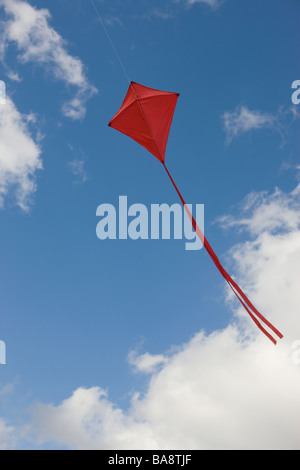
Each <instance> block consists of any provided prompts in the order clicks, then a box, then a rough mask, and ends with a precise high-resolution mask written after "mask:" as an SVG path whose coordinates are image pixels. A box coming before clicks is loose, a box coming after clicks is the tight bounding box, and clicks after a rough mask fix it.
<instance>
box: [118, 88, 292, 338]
mask: <svg viewBox="0 0 300 470" xmlns="http://www.w3.org/2000/svg"><path fill="white" fill-rule="evenodd" d="M178 97H179V93H172V92H167V91H160V90H155V89H153V88H148V87H145V86H143V85H140V84H138V83H136V82H130V85H129V88H128V92H127V94H126V96H125V99H124V101H123V104H122V106H121V108H120V109H119V111H118V112H117V113H116V114H115V116H114V117H113V118H112V119H111V121H110V122H109V126H110V127H112V128H113V129H116V130H117V131H119V132H121V133H123V134H125V135H127V136H128V137H130V138H131V139H133V140H135V141H136V142H137V143H139V144H140V145H142V146H143V147H144V148H145V149H147V150H148V151H149V152H150V153H151V154H152V155H154V156H155V157H156V158H157V159H158V160H159V161H160V162H161V163H162V165H163V167H164V168H165V170H166V172H167V174H168V177H169V178H170V180H171V182H172V184H173V186H174V188H175V190H176V192H177V194H178V196H179V198H180V200H181V202H182V204H183V207H184V209H185V211H186V213H187V215H188V217H189V219H190V221H191V223H192V226H193V229H194V230H195V232H196V234H197V235H198V237H199V239H200V240H201V242H202V244H203V246H204V247H205V249H206V251H207V252H208V254H209V256H210V257H211V259H212V261H213V262H214V264H215V265H216V267H217V269H218V270H219V272H220V273H221V275H222V276H223V278H224V279H225V281H226V282H227V284H228V285H229V287H230V288H231V289H232V291H233V292H234V294H235V295H236V297H237V298H238V300H239V301H240V302H241V304H242V306H243V307H244V308H245V310H246V311H247V313H248V314H249V315H250V317H251V318H252V320H253V321H254V323H255V324H256V325H257V327H258V328H259V329H260V330H261V331H262V332H263V333H264V334H265V335H266V336H267V337H268V338H269V339H270V340H271V341H272V342H273V343H274V344H276V343H277V341H276V339H275V338H274V336H272V334H271V333H270V332H269V331H268V330H267V329H266V327H268V328H269V329H270V330H271V331H272V332H273V333H274V334H275V335H277V336H278V338H280V339H281V338H283V335H282V334H281V333H280V332H279V331H278V330H277V329H276V328H275V327H274V326H273V325H272V324H271V323H270V322H269V321H268V320H267V319H266V318H265V317H264V316H263V315H262V314H261V313H260V312H259V311H258V310H257V309H256V308H255V307H254V305H253V304H252V303H251V302H250V300H249V299H248V298H247V297H246V295H245V294H244V292H243V291H242V289H241V288H240V287H239V286H238V284H237V283H236V282H235V281H234V280H233V279H232V277H231V276H230V275H229V274H228V272H227V271H226V270H225V269H224V267H223V266H222V264H221V262H220V260H219V259H218V257H217V255H216V254H215V252H214V250H213V249H212V247H211V246H210V244H209V243H208V241H207V239H206V237H205V236H204V234H203V232H202V231H201V230H200V228H199V226H198V225H197V223H196V220H195V219H194V217H193V215H192V213H191V212H190V210H189V208H188V207H187V205H186V203H185V201H184V199H183V197H182V195H181V193H180V191H179V189H178V187H177V186H176V184H175V182H174V180H173V178H172V176H171V174H170V172H169V170H168V168H167V167H166V164H165V152H166V147H167V141H168V137H169V132H170V128H171V124H172V120H173V115H174V112H175V107H176V104H177V100H178ZM263 324H264V326H263Z"/></svg>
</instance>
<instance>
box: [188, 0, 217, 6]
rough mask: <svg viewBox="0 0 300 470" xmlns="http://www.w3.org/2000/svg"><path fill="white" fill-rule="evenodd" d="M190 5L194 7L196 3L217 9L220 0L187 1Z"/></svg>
mask: <svg viewBox="0 0 300 470" xmlns="http://www.w3.org/2000/svg"><path fill="white" fill-rule="evenodd" d="M187 3H188V5H194V4H195V3H206V4H207V5H209V6H210V7H212V8H216V7H217V6H219V5H220V0H187Z"/></svg>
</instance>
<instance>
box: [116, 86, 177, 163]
mask: <svg viewBox="0 0 300 470" xmlns="http://www.w3.org/2000/svg"><path fill="white" fill-rule="evenodd" d="M178 96H179V93H170V92H167V91H159V90H154V89H153V88H147V87H145V86H143V85H139V84H138V83H135V82H131V83H130V87H129V89H128V92H127V95H126V97H125V100H124V102H123V104H122V106H121V109H120V110H119V111H118V112H117V114H116V115H115V116H114V117H113V118H112V120H111V121H110V123H109V124H108V125H109V126H110V127H113V128H114V129H116V130H118V131H120V132H122V133H123V134H126V135H127V136H129V137H131V138H132V139H133V140H135V141H136V142H138V143H139V144H141V145H142V146H143V147H145V148H146V149H147V150H149V152H150V153H152V155H154V156H155V157H156V158H157V159H158V160H159V161H161V162H164V161H165V152H166V147H167V142H168V137H169V132H170V127H171V123H172V119H173V114H174V111H175V107H176V103H177V99H178Z"/></svg>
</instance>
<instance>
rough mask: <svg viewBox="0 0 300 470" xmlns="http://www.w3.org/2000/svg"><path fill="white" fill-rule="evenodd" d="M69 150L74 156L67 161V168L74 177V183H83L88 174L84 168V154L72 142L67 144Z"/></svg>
mask: <svg viewBox="0 0 300 470" xmlns="http://www.w3.org/2000/svg"><path fill="white" fill-rule="evenodd" d="M68 147H69V149H70V151H71V152H72V153H73V155H74V158H73V159H72V160H70V161H68V163H67V169H68V170H69V171H70V172H71V173H72V175H73V176H74V177H75V179H74V183H75V184H83V183H85V182H86V181H87V179H88V174H87V171H86V169H85V163H86V156H85V154H84V152H83V151H82V150H81V149H75V148H74V147H73V145H72V144H69V145H68Z"/></svg>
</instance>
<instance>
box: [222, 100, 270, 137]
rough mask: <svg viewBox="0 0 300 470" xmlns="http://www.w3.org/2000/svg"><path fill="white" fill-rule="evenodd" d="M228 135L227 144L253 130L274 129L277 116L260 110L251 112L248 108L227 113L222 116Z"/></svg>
mask: <svg viewBox="0 0 300 470" xmlns="http://www.w3.org/2000/svg"><path fill="white" fill-rule="evenodd" d="M222 119H223V122H224V128H225V131H226V134H227V142H228V143H229V142H231V141H232V140H233V139H234V138H235V137H238V136H240V135H241V134H245V133H247V132H250V131H252V130H257V129H263V128H273V127H274V125H275V124H276V122H277V118H276V116H275V115H273V114H270V113H263V112H261V111H258V110H253V111H251V110H250V109H248V108H247V107H246V106H239V107H238V108H237V109H236V110H235V111H232V112H229V111H227V112H225V113H224V114H223V116H222Z"/></svg>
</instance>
